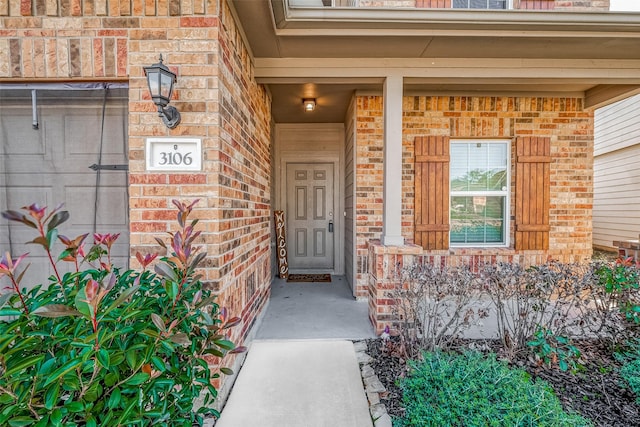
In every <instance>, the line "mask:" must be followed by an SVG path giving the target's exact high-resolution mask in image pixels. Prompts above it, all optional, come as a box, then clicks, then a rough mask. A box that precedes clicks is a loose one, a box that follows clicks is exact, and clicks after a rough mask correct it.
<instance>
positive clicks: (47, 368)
mask: <svg viewBox="0 0 640 427" xmlns="http://www.w3.org/2000/svg"><path fill="white" fill-rule="evenodd" d="M196 202H197V201H196ZM196 202H193V203H191V204H185V203H182V202H178V201H174V204H175V206H176V207H177V209H178V213H177V220H178V224H179V226H180V228H179V230H178V231H176V232H174V233H169V234H170V244H169V245H166V244H165V243H164V241H162V240H160V239H158V243H159V244H160V245H162V246H163V247H164V248H165V249H166V250H167V256H165V257H163V258H161V259H159V260H158V261H156V264H155V269H154V271H155V272H152V271H149V270H147V267H149V265H150V264H151V263H152V262H154V261H155V258H156V255H152V254H147V255H144V256H143V255H141V254H138V255H137V258H138V261H139V262H140V264H141V265H142V269H141V270H139V271H136V270H126V271H123V270H121V269H119V268H117V267H115V266H114V265H112V263H111V249H112V245H113V243H114V242H115V241H116V240H117V238H118V235H117V234H115V235H113V234H95V235H94V236H93V238H94V245H93V246H92V247H91V248H90V249H89V250H88V251H87V252H86V253H85V240H86V238H87V237H88V234H83V235H80V236H78V237H75V238H68V237H65V236H61V235H58V230H57V227H58V225H60V224H62V223H63V222H64V221H65V220H66V219H68V218H69V214H68V213H67V212H66V211H63V210H61V207H57V208H55V209H53V210H52V211H50V212H47V209H46V208H41V207H39V206H38V205H36V204H33V205H31V206H27V207H24V208H23V210H24V211H25V213H22V212H18V211H6V212H4V213H3V217H4V218H6V219H9V220H11V221H17V222H21V223H23V224H25V225H26V226H28V227H30V228H33V229H34V230H36V233H37V236H36V238H35V239H34V240H33V241H32V242H30V243H32V244H35V245H39V246H41V247H42V248H43V249H44V251H45V253H46V254H47V256H48V258H49V260H50V261H51V265H52V267H53V275H52V276H51V278H50V283H48V286H42V285H36V286H32V287H30V288H27V287H26V286H22V283H21V282H22V279H23V277H24V271H25V270H26V268H23V265H24V262H25V261H24V260H25V258H26V254H25V255H20V256H18V257H12V256H11V255H10V254H8V253H7V254H5V255H4V256H3V258H2V260H1V261H0V279H1V278H2V277H4V278H5V279H8V281H9V283H10V286H9V291H7V290H3V291H2V294H0V425H8V426H12V427H13V426H36V427H39V426H75V425H86V426H115V425H123V426H124V425H127V426H129V425H132V426H133V425H135V426H143V425H145V426H146V425H151V424H156V423H158V424H160V425H172V426H189V427H191V426H192V425H193V424H194V423H195V424H201V423H202V422H203V419H204V417H205V416H209V415H212V416H216V415H218V413H217V411H216V410H215V409H214V408H212V407H211V404H212V402H213V400H214V399H215V397H216V395H217V390H216V388H215V387H214V386H213V384H212V380H213V379H215V378H217V377H219V376H220V373H225V374H228V373H231V371H230V370H229V369H227V368H224V367H221V368H218V369H216V370H214V371H212V370H211V368H210V366H209V364H208V362H207V360H206V358H208V357H212V356H213V357H214V358H218V359H219V361H220V362H221V363H222V359H223V358H224V357H225V356H226V355H227V354H230V353H238V352H242V351H244V350H245V349H244V348H243V347H236V346H235V345H234V344H233V343H232V342H231V341H229V339H228V338H227V333H228V329H229V328H231V327H233V326H234V325H236V324H238V323H239V322H240V319H238V318H230V319H229V318H227V315H226V312H225V310H224V309H220V308H219V306H218V305H217V304H216V303H215V298H214V296H213V295H211V293H210V291H208V290H206V289H203V287H202V283H201V282H200V278H199V276H198V275H197V273H196V268H197V266H198V264H199V263H200V262H201V261H202V260H203V259H204V257H205V253H204V252H200V251H199V248H197V247H195V246H193V244H194V241H195V239H196V238H197V237H198V235H199V234H200V232H199V231H196V230H195V228H194V227H195V225H196V224H197V220H194V221H191V222H188V217H189V215H190V213H191V211H192V209H193V207H194V205H195V203H196ZM57 240H59V241H60V242H62V243H63V245H64V246H65V249H64V250H63V251H62V253H61V254H60V255H59V256H58V257H55V256H54V255H53V253H52V248H53V244H54V242H55V241H57ZM58 262H69V263H72V264H73V268H72V270H73V271H72V272H70V273H66V274H64V275H61V274H60V272H59V269H58V268H57V263H58ZM199 398H204V400H203V406H201V407H199V408H196V407H195V406H194V401H196V400H197V399H199Z"/></svg>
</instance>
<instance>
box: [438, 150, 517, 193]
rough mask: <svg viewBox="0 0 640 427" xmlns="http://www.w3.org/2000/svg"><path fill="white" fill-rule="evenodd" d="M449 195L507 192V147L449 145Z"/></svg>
mask: <svg viewBox="0 0 640 427" xmlns="http://www.w3.org/2000/svg"><path fill="white" fill-rule="evenodd" d="M450 173H451V191H506V190H507V188H506V187H507V145H506V144H488V143H464V144H458V143H454V144H451V172H450Z"/></svg>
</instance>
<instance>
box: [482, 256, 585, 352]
mask: <svg viewBox="0 0 640 427" xmlns="http://www.w3.org/2000/svg"><path fill="white" fill-rule="evenodd" d="M480 277H481V280H482V281H483V285H484V288H485V291H486V292H487V294H488V295H489V296H490V298H491V300H492V301H493V304H494V307H495V309H496V316H497V325H498V336H499V337H500V339H501V340H502V343H503V346H504V349H505V351H506V355H507V357H509V358H512V357H514V356H515V355H516V354H517V353H518V352H520V351H525V350H527V342H528V341H529V340H530V339H531V337H532V336H533V335H534V333H535V331H536V330H537V329H538V328H539V327H542V328H544V329H546V330H549V331H552V332H553V334H554V335H556V336H564V337H568V338H575V337H578V336H584V333H585V330H586V328H587V326H588V322H587V320H588V316H589V315H590V310H591V307H592V305H593V304H592V302H591V289H592V287H593V274H592V271H591V268H590V267H589V266H585V265H580V264H564V263H559V262H555V261H550V262H548V263H546V264H543V265H538V266H532V267H529V268H527V269H525V268H523V267H522V266H521V265H519V264H508V263H498V264H493V265H485V266H483V267H482V269H481V271H480Z"/></svg>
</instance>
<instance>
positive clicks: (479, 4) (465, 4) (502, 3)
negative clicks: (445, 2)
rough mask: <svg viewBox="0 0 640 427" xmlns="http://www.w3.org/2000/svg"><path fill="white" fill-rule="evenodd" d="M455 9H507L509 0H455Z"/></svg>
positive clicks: (453, 4) (453, 5)
mask: <svg viewBox="0 0 640 427" xmlns="http://www.w3.org/2000/svg"><path fill="white" fill-rule="evenodd" d="M452 7H453V8H454V9H506V8H507V0H453V3H452Z"/></svg>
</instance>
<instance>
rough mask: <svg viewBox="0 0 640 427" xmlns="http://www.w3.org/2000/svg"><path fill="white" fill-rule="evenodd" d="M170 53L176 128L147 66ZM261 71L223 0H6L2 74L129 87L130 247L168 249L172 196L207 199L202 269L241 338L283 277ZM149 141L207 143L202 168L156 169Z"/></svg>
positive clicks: (202, 211)
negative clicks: (274, 232)
mask: <svg viewBox="0 0 640 427" xmlns="http://www.w3.org/2000/svg"><path fill="white" fill-rule="evenodd" d="M218 7H220V9H219V8H218ZM160 53H162V54H163V56H164V59H165V64H166V65H167V66H168V67H169V68H171V69H172V71H173V72H175V73H176V74H177V76H178V77H177V84H176V89H175V90H174V95H173V100H172V102H171V105H173V106H175V107H176V108H177V109H178V110H179V111H180V113H181V116H182V121H181V124H180V125H179V126H178V127H176V128H175V129H172V130H169V129H167V127H166V126H164V124H163V123H162V121H161V120H160V118H159V117H158V115H157V111H156V107H155V106H154V105H153V103H152V102H151V100H150V97H149V93H148V90H147V83H146V78H145V76H144V70H143V67H144V66H147V65H151V64H152V63H155V62H157V60H158V54H160ZM251 67H252V65H251V60H250V56H249V53H248V50H247V48H246V46H245V45H244V42H243V40H242V37H241V36H240V32H239V30H238V28H237V27H236V24H235V22H234V20H233V18H232V15H231V12H230V10H229V8H228V6H227V4H226V2H224V1H223V2H209V1H204V0H182V1H179V0H169V1H167V0H158V1H157V2H145V1H143V0H133V1H124V2H123V1H106V0H95V1H93V0H84V1H80V0H59V1H56V0H47V1H45V0H35V2H31V1H27V0H23V1H19V0H0V81H7V82H16V81H32V82H33V81H41V80H44V81H49V82H55V81H60V82H68V81H75V82H78V81H123V82H128V84H129V125H128V131H129V135H128V144H129V171H130V175H129V179H130V181H129V184H130V185H129V196H130V200H129V202H130V242H131V254H132V255H135V253H136V252H138V251H140V252H141V253H143V254H144V253H150V252H156V251H158V250H159V249H160V248H159V247H158V245H157V243H155V240H154V237H156V236H158V237H165V232H166V231H170V230H174V229H175V227H176V221H175V217H176V210H175V208H174V207H173V205H172V204H171V200H172V199H180V200H184V201H191V200H194V199H200V202H199V204H198V205H197V206H196V209H195V210H194V213H193V218H199V219H200V222H199V225H198V227H199V229H201V230H203V232H202V234H201V236H200V237H199V239H198V241H197V242H196V244H197V245H202V246H204V248H205V250H206V251H207V253H208V256H207V258H206V259H205V261H204V262H203V268H202V269H201V271H200V273H201V274H202V275H203V280H204V282H205V283H206V285H207V286H209V287H211V288H213V289H214V290H215V291H216V292H218V294H219V299H218V302H219V304H220V305H221V306H224V307H227V308H228V309H229V314H230V315H232V316H236V315H239V316H242V318H243V322H242V324H241V326H238V327H236V328H234V330H233V331H232V334H233V335H232V337H231V338H232V339H233V340H234V341H236V342H238V343H241V342H242V341H243V340H244V339H245V337H246V336H247V334H248V333H249V331H250V329H251V327H252V326H253V324H254V322H255V320H256V317H257V316H258V315H259V314H260V312H261V311H262V309H263V308H264V306H265V303H266V300H267V299H268V296H269V289H270V283H271V277H272V273H271V267H270V250H269V239H270V206H269V203H270V198H271V190H270V183H271V178H270V176H271V173H270V166H269V165H270V161H269V153H270V139H271V137H270V120H271V111H270V99H269V97H268V94H267V92H266V90H265V88H264V87H263V86H261V85H258V84H257V83H256V82H255V80H253V78H252V76H253V72H252V70H251ZM150 136H178V137H179V136H189V137H197V138H201V139H202V146H203V168H202V171H201V172H197V173H188V174H186V173H158V172H147V171H146V170H145V140H146V138H147V137H150ZM131 262H132V265H134V266H135V265H136V264H137V261H136V260H135V257H132V261H131ZM218 385H219V386H220V385H221V384H218Z"/></svg>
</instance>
